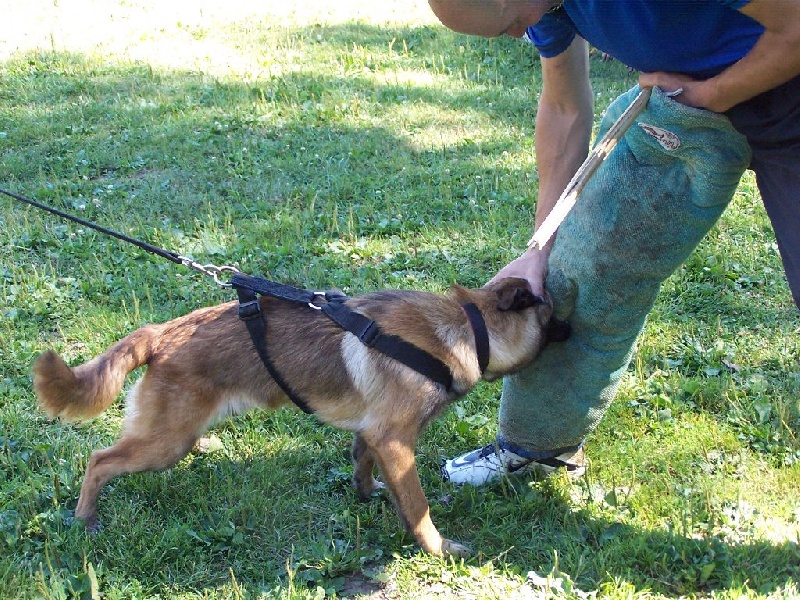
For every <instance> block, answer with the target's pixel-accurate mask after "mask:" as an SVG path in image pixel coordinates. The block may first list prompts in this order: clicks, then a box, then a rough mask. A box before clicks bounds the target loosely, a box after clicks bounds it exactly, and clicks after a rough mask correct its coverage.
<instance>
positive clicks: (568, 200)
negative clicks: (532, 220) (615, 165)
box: [528, 88, 653, 250]
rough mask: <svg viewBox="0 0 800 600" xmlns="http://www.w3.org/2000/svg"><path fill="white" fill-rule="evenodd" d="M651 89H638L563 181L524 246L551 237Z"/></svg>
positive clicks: (533, 245)
mask: <svg viewBox="0 0 800 600" xmlns="http://www.w3.org/2000/svg"><path fill="white" fill-rule="evenodd" d="M652 91H653V90H652V88H644V89H643V90H642V91H640V92H639V95H638V96H636V98H635V99H634V100H633V102H631V104H630V106H628V108H626V109H625V112H623V113H622V114H621V115H620V117H619V119H617V121H616V122H615V123H614V124H613V125H612V126H611V128H610V129H609V130H608V131H607V132H606V134H605V135H604V136H603V139H601V140H600V141H599V142H598V143H597V144H596V145H595V147H594V149H593V150H592V151H591V152H590V153H589V156H587V157H586V160H584V161H583V164H582V165H581V166H580V167H579V168H578V170H577V171H576V173H575V175H574V176H573V177H572V179H571V180H570V182H569V183H568V184H567V187H566V188H565V189H564V191H563V192H562V193H561V196H560V197H559V198H558V201H557V202H556V203H555V204H554V205H553V208H552V210H551V211H550V213H549V214H548V215H547V217H545V220H544V221H543V222H542V224H541V225H540V226H539V229H537V230H536V232H535V233H534V234H533V237H531V239H530V240H528V249H531V250H532V249H534V248H543V247H544V245H545V244H546V243H547V242H549V241H550V238H551V237H553V234H554V233H555V232H556V230H557V229H558V227H559V226H560V225H561V223H562V222H563V221H564V219H565V218H566V216H567V214H569V211H570V210H572V207H573V206H575V202H577V200H578V195H579V194H580V193H581V192H582V191H583V188H585V187H586V184H587V183H589V180H590V179H591V178H592V175H594V173H595V171H597V168H598V167H599V166H600V165H601V164H602V163H603V161H604V160H605V159H606V158H608V155H609V154H610V153H611V151H612V150H613V149H614V146H616V145H617V142H618V141H619V140H621V139H622V136H623V135H625V132H626V131H628V129H629V128H630V126H631V125H632V124H633V122H634V121H635V120H636V117H638V116H639V115H640V114H641V112H642V110H644V107H645V106H646V105H647V101H648V100H649V99H650V94H651V92H652Z"/></svg>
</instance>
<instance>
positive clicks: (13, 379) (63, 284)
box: [0, 0, 800, 600]
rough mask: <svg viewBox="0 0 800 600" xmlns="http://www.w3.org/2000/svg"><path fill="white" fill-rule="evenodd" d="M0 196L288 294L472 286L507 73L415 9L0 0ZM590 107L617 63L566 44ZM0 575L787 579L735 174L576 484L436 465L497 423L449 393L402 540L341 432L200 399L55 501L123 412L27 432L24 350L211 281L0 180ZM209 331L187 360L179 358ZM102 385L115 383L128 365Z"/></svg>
mask: <svg viewBox="0 0 800 600" xmlns="http://www.w3.org/2000/svg"><path fill="white" fill-rule="evenodd" d="M4 4H5V5H4V7H3V8H2V12H3V15H4V17H3V18H4V23H5V25H6V28H5V31H4V32H3V36H2V39H0V187H4V188H6V189H10V190H12V191H14V192H17V193H21V194H24V195H26V196H29V197H31V198H34V199H36V200H38V201H41V202H45V203H47V204H49V205H52V206H54V207H57V208H59V209H62V210H66V211H68V212H72V213H75V214H77V215H79V216H80V217H82V218H84V219H88V220H91V221H95V222H97V223H100V224H102V225H104V226H106V227H110V228H112V229H115V230H117V231H120V232H123V233H125V234H128V235H132V236H134V237H137V238H141V239H143V240H146V241H147V242H150V243H152V244H156V245H158V246H161V247H164V248H166V249H168V250H170V251H174V252H178V253H180V254H182V255H189V256H192V257H193V258H194V259H196V260H197V261H199V262H202V263H213V264H216V265H226V264H231V265H235V266H237V267H238V268H239V269H241V270H242V271H244V272H247V273H250V274H254V275H264V276H266V277H269V278H270V279H274V280H277V281H282V282H285V283H291V284H295V285H299V286H303V287H308V288H312V289H325V288H331V287H338V288H340V289H342V290H344V291H345V292H346V293H351V294H356V293H362V292H366V291H371V290H376V289H381V288H404V289H422V290H430V291H437V292H438V291H443V290H445V289H447V288H448V287H449V286H450V285H451V284H452V283H454V282H458V283H460V284H463V285H468V286H479V285H482V284H483V283H484V282H485V281H487V280H488V279H489V278H491V277H492V275H494V273H495V272H496V271H497V270H498V269H499V268H500V267H501V266H502V265H504V264H506V262H508V261H509V260H511V259H512V258H514V257H515V256H517V255H518V254H519V253H520V252H521V251H522V249H523V248H524V246H525V242H526V241H527V239H528V237H529V235H530V228H531V223H532V218H533V217H532V215H533V208H534V206H533V202H534V200H535V197H536V189H537V185H538V181H537V169H536V160H535V156H534V144H533V117H534V114H535V108H536V99H537V94H538V90H539V85H540V84H539V78H540V67H539V62H538V58H537V56H536V54H535V52H534V51H533V50H532V49H531V48H530V47H528V46H527V45H526V44H524V43H522V42H520V41H518V40H511V39H498V40H482V39H476V38H468V37H464V36H459V35H455V34H453V33H451V32H449V31H447V30H445V29H444V28H443V27H441V26H440V25H439V24H438V22H436V21H435V19H434V18H433V17H432V15H431V14H430V11H429V9H428V7H427V4H426V3H425V2H424V1H423V0H419V1H417V0H413V1H412V0H387V1H386V2H382V3H378V2H366V1H362V0H351V1H345V2H338V3H330V2H321V1H318V0H309V1H307V2H302V3H300V2H282V3H280V2H276V1H274V0H268V1H267V2H261V3H252V2H246V1H244V0H230V1H229V2H226V3H224V4H221V3H214V2H210V1H207V0H199V1H196V2H192V3H184V2H173V3H164V2H162V3H156V2H149V1H146V0H113V1H107V2H100V1H99V0H94V1H92V0H62V1H58V2H52V1H50V2H48V1H44V0H30V1H28V2H18V3H14V4H12V3H4ZM592 78H593V84H594V91H595V108H596V113H597V119H596V121H599V117H600V115H601V114H602V112H603V110H604V109H605V107H606V106H607V105H608V104H609V102H610V101H611V100H612V99H613V98H614V97H615V96H616V95H617V94H619V93H621V92H623V91H625V90H626V89H628V88H629V87H631V86H632V85H633V84H634V83H635V81H636V76H635V74H632V73H629V72H628V71H627V70H626V69H625V68H624V67H623V66H622V65H620V64H618V63H615V62H605V61H603V60H601V57H600V56H593V57H592ZM0 227H1V228H2V234H0V256H2V259H1V260H0V285H2V302H1V303H0V370H1V371H0V597H2V598H40V597H43V598H53V599H60V598H96V597H103V598H109V599H111V598H119V599H122V598H187V599H188V598H210V599H221V598H267V597H270V598H272V597H276V598H322V597H325V596H331V597H343V596H347V597H352V596H355V597H364V598H367V597H368V598H375V599H378V598H461V597H464V598H479V599H483V598H564V599H573V598H576V599H578V598H580V599H583V598H609V599H623V598H624V599H628V598H684V597H691V598H695V597H696V598H706V597H708V598H711V597H713V598H723V599H729V600H734V599H739V598H788V597H800V548H799V547H798V543H800V499H799V497H800V494H799V493H798V492H799V491H800V441H798V431H800V367H798V363H799V362H800V315H799V314H798V311H797V308H796V307H795V305H794V304H793V302H792V300H791V296H790V294H789V291H788V287H787V285H786V282H785V280H784V277H783V272H782V268H781V264H780V258H779V256H778V252H777V248H776V244H775V240H774V236H773V234H772V231H771V229H770V226H769V221H768V219H767V217H766V215H765V213H764V210H763V207H762V205H761V202H760V199H759V197H758V191H757V189H756V187H755V183H754V178H753V177H752V175H751V174H747V175H746V176H745V177H744V178H743V180H742V182H741V184H740V186H739V188H738V190H737V193H736V196H735V198H734V200H733V202H732V204H731V206H730V207H729V209H728V210H727V211H726V213H725V214H724V215H723V217H722V219H721V220H720V221H719V223H718V224H717V225H716V226H715V228H714V229H713V230H712V231H711V233H710V234H709V235H708V236H707V237H706V239H705V240H704V241H703V242H702V243H701V245H700V246H699V247H698V248H697V250H696V251H695V252H694V253H693V254H692V256H691V257H690V258H689V260H688V261H687V262H686V263H685V265H683V267H681V268H680V269H679V270H678V271H677V272H676V273H675V274H674V275H673V276H672V277H671V278H670V279H669V280H668V281H667V282H666V283H665V284H664V286H663V288H662V292H661V294H660V296H659V298H658V301H657V303H656V306H655V307H654V309H653V311H652V313H651V315H650V318H649V320H648V323H647V325H646V328H645V330H644V332H643V334H642V336H641V340H640V343H639V347H638V350H637V353H636V355H635V358H634V361H633V362H632V364H631V367H630V369H629V371H628V373H627V374H626V376H625V378H624V381H623V384H622V386H621V389H620V392H619V395H618V397H617V399H616V401H615V402H614V403H613V405H612V407H611V409H610V411H609V413H608V414H607V416H606V418H605V419H604V420H603V422H602V423H601V425H600V427H599V428H598V429H597V431H595V432H594V433H593V434H592V435H591V436H590V438H589V440H588V442H587V450H588V453H589V457H590V460H591V467H590V470H589V473H588V475H587V476H586V477H585V478H584V479H582V480H580V481H577V482H570V481H568V480H567V478H566V477H562V476H556V477H553V478H550V479H546V480H536V481H532V480H507V481H503V482H501V483H498V484H496V485H490V486H487V487H484V488H479V489H476V488H471V487H467V488H459V487H454V486H452V485H450V484H447V483H444V482H442V481H441V479H440V477H439V465H440V464H441V462H442V461H443V460H444V459H445V458H446V457H450V456H453V455H454V454H456V453H460V452H463V451H465V450H467V449H471V448H474V447H477V446H479V445H482V444H484V443H487V442H488V441H490V440H492V439H493V437H494V435H495V434H496V431H497V418H496V417H497V410H498V405H499V394H500V388H499V384H498V383H493V384H481V385H479V386H478V388H477V389H476V390H475V391H474V392H473V393H472V394H471V395H470V396H468V397H467V398H465V399H464V400H462V401H460V402H458V403H456V404H455V405H454V406H453V407H452V408H451V409H450V410H449V411H448V412H447V413H445V415H444V416H443V417H442V418H441V419H439V420H437V421H436V422H435V423H433V424H432V426H431V427H430V428H429V429H428V431H427V432H426V433H425V434H424V436H423V437H422V438H421V440H420V443H419V446H418V462H419V468H420V474H421V477H422V482H423V487H424V489H425V491H426V494H427V496H428V498H429V500H430V502H431V509H432V513H433V519H434V522H435V523H436V524H437V526H438V527H439V529H440V530H441V531H442V533H443V534H444V535H446V536H447V537H451V538H453V539H456V540H459V541H461V542H463V543H466V544H467V545H469V546H470V547H471V548H473V550H474V554H473V555H472V556H470V557H469V558H466V559H464V560H460V559H459V560H453V559H443V558H436V557H429V556H426V555H423V554H421V553H420V551H419V550H418V548H417V547H416V546H415V544H414V541H413V539H412V538H411V537H410V536H408V535H406V534H404V533H402V532H401V530H400V524H399V521H398V519H397V517H396V515H395V513H394V510H393V508H392V506H391V502H390V501H389V500H388V498H387V497H386V496H378V497H376V498H374V499H373V500H372V501H371V502H368V503H361V502H358V500H357V497H356V494H355V492H354V490H353V489H352V488H351V487H350V484H349V480H350V477H351V475H352V469H351V467H350V465H349V459H348V452H349V444H350V436H349V435H348V434H345V433H344V432H340V431H337V430H334V429H331V428H328V427H325V426H321V425H320V424H319V423H318V422H317V421H316V420H315V419H314V418H313V417H310V416H307V415H303V414H301V413H298V412H294V411H290V410H283V411H279V412H275V413H251V414H248V415H246V416H242V417H238V418H235V419H229V420H226V421H224V422H223V423H221V424H219V425H218V426H216V427H215V428H214V429H213V430H212V431H211V434H212V435H213V439H214V444H213V445H212V447H211V448H210V449H209V450H210V451H208V452H206V453H194V454H191V455H189V456H188V457H187V458H186V459H184V460H182V461H181V462H180V463H179V464H177V465H176V466H175V467H174V468H172V469H170V470H168V471H165V472H162V473H146V474H139V475H132V476H128V477H123V478H120V479H117V480H114V481H113V482H112V483H110V484H109V485H108V486H107V487H106V488H105V491H104V493H103V494H102V495H101V500H100V516H101V519H102V521H103V524H104V528H103V529H102V530H101V531H100V532H98V533H94V534H89V533H86V532H85V531H84V530H83V529H82V528H81V527H80V526H79V525H78V524H77V523H73V509H74V507H75V502H76V500H77V495H78V491H79V489H80V485H81V482H82V477H83V470H84V468H85V466H86V463H87V460H88V457H89V454H90V452H91V451H92V450H93V449H97V448H100V447H104V446H106V445H108V444H110V443H111V442H113V440H114V439H115V438H116V435H117V434H118V432H119V428H120V424H121V421H122V417H123V414H124V405H123V402H121V401H120V402H119V403H117V404H116V405H115V406H114V407H112V409H110V410H109V411H108V412H106V413H104V414H103V415H102V416H101V417H99V418H97V419H95V420H93V421H90V422H87V423H84V424H78V425H74V424H69V425H67V424H61V423H58V422H51V421H49V420H48V419H47V418H46V417H45V416H44V415H43V414H42V413H41V412H39V410H38V408H37V406H36V400H35V397H34V394H33V391H32V386H31V373H30V367H31V364H32V362H33V360H34V359H35V357H36V356H37V355H38V354H39V353H40V352H41V351H43V350H44V349H46V348H50V347H52V348H55V349H56V350H58V351H59V352H60V353H61V354H63V355H64V356H65V357H66V359H67V360H68V362H70V363H71V364H77V363H79V362H81V361H84V360H86V359H88V358H90V357H92V356H94V355H95V354H97V353H99V352H100V351H102V350H103V349H105V348H106V347H107V346H108V345H110V344H111V343H113V342H114V341H116V340H117V339H119V338H120V337H122V336H123V335H125V334H126V333H128V332H130V331H131V330H133V329H135V328H136V327H138V326H140V325H142V324H144V323H146V322H161V321H165V320H168V319H170V318H173V317H176V316H179V315H182V314H185V313H187V312H189V311H191V310H193V309H194V308H198V307H200V306H205V305H209V304H214V303H218V302H221V301H224V300H229V299H232V298H233V295H232V293H231V292H230V291H229V290H227V289H223V288H221V287H219V286H217V285H216V284H215V283H214V282H213V281H212V280H211V279H209V278H206V277H204V276H203V275H201V274H199V273H197V272H195V271H192V270H190V269H187V268H185V267H182V266H180V265H175V264H173V263H170V262H168V261H165V260H163V259H162V258H159V257H157V256H153V255H150V254H147V253H145V252H143V251H142V250H140V249H138V248H136V247H134V246H131V245H129V244H125V243H123V242H120V241H118V240H115V239H112V238H109V237H107V236H104V235H102V234H100V233H97V232H94V231H92V230H91V229H88V228H86V227H83V226H80V225H74V224H70V223H68V222H66V221H63V220H61V219H59V218H57V217H54V216H52V215H49V214H46V213H44V212H41V211H38V210H36V209H34V208H31V207H28V206H26V205H23V204H21V203H18V202H15V201H13V200H11V199H8V198H2V199H0ZM212 350H213V349H212ZM132 381H133V378H131V383H132Z"/></svg>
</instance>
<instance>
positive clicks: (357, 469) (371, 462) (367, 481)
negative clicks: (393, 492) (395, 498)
mask: <svg viewBox="0 0 800 600" xmlns="http://www.w3.org/2000/svg"><path fill="white" fill-rule="evenodd" d="M352 457H353V486H354V487H355V488H356V491H357V492H358V497H359V498H360V499H361V500H369V499H370V497H371V496H372V492H374V491H375V490H377V489H383V488H385V487H386V486H385V485H384V484H383V483H381V482H380V481H378V480H376V479H375V476H374V472H375V455H374V454H373V452H372V450H370V448H369V446H368V445H367V443H366V442H365V441H364V438H362V437H361V435H360V434H358V433H357V434H356V435H355V437H354V438H353V450H352Z"/></svg>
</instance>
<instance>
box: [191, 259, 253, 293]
mask: <svg viewBox="0 0 800 600" xmlns="http://www.w3.org/2000/svg"><path fill="white" fill-rule="evenodd" d="M178 258H180V261H181V264H182V265H184V266H186V267H189V268H190V269H193V270H194V271H197V272H198V273H202V274H203V275H205V276H207V277H211V278H212V279H213V280H214V283H216V284H217V285H218V286H220V287H222V288H230V287H232V285H231V283H230V282H227V281H222V280H221V279H220V276H221V275H222V274H223V273H231V274H234V275H235V274H236V273H239V272H240V271H239V269H237V268H236V267H233V266H231V265H223V266H221V267H218V266H217V265H212V264H206V265H202V264H200V263H198V262H196V261H195V260H194V259H192V258H189V257H188V256H180V257H178Z"/></svg>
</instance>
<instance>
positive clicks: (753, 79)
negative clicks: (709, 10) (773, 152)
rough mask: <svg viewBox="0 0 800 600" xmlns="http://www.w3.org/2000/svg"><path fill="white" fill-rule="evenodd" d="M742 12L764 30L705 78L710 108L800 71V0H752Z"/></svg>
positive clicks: (759, 90) (723, 105)
mask: <svg viewBox="0 0 800 600" xmlns="http://www.w3.org/2000/svg"><path fill="white" fill-rule="evenodd" d="M742 12H743V13H745V14H747V15H749V16H750V17H752V18H754V19H755V20H757V21H759V22H760V23H761V24H762V25H764V28H765V30H764V33H763V34H762V36H761V38H760V39H759V40H758V42H757V43H756V45H755V46H753V48H752V50H750V52H748V53H747V55H746V56H745V57H744V58H742V59H741V60H740V61H739V62H737V63H735V64H733V65H731V66H730V67H729V68H728V69H726V70H725V71H723V72H722V73H720V74H719V75H717V76H716V77H713V78H712V79H710V80H708V84H709V85H711V86H712V89H711V90H710V92H709V93H710V94H712V96H711V97H712V100H711V104H712V105H711V106H709V108H710V109H711V110H717V111H718V112H723V111H725V110H728V109H729V108H731V107H732V106H735V105H737V104H739V103H741V102H744V101H745V100H749V99H750V98H752V97H754V96H757V95H758V94H761V93H762V92H766V91H767V90H771V89H773V88H775V87H777V86H779V85H781V84H783V83H786V82H787V81H789V80H790V79H793V78H794V77H796V76H797V75H798V74H800V0H778V1H775V0H754V1H753V2H751V3H750V4H747V5H745V6H744V8H743V9H742Z"/></svg>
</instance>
